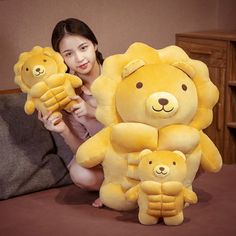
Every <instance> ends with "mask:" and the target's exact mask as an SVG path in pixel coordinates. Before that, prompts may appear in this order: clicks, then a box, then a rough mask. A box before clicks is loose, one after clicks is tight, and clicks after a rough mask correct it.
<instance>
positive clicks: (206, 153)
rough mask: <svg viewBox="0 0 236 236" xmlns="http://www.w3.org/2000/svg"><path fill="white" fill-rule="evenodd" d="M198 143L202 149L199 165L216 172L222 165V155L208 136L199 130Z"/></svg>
mask: <svg viewBox="0 0 236 236" xmlns="http://www.w3.org/2000/svg"><path fill="white" fill-rule="evenodd" d="M200 145H201V149H202V158H201V166H202V167H203V169H204V170H206V171H209V172H218V171H219V170H220V169H221V167H222V157H221V155H220V153H219V151H218V149H217V147H216V146H215V144H214V143H213V142H212V141H211V140H210V139H209V137H208V136H207V135H206V134H204V133H203V132H200Z"/></svg>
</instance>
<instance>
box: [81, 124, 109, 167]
mask: <svg viewBox="0 0 236 236" xmlns="http://www.w3.org/2000/svg"><path fill="white" fill-rule="evenodd" d="M109 145H110V127H107V128H104V129H102V130H101V131H100V132H98V133H97V134H95V135H94V136H93V137H91V138H90V139H88V140H87V141H85V142H84V143H83V144H82V145H81V146H80V147H79V148H78V150H77V152H76V161H77V162H78V164H79V165H81V166H83V167H86V168H92V167H94V166H96V165H98V164H100V163H102V162H103V160H104V157H105V155H106V152H107V149H108V147H109Z"/></svg>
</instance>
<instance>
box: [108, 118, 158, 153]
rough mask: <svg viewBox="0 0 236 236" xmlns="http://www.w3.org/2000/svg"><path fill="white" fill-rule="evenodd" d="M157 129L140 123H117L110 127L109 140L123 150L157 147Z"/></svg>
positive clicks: (132, 150) (131, 150) (130, 150)
mask: <svg viewBox="0 0 236 236" xmlns="http://www.w3.org/2000/svg"><path fill="white" fill-rule="evenodd" d="M157 139H158V132H157V129H156V128H154V127H152V126H149V125H145V124H142V123H131V122H130V123H119V124H116V125H114V126H113V127H112V131H111V142H112V144H113V145H114V146H115V147H117V148H120V149H121V150H123V151H125V152H137V151H141V150H143V149H145V148H149V149H152V150H154V149H156V148H157Z"/></svg>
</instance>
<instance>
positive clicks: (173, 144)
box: [158, 125, 200, 153]
mask: <svg viewBox="0 0 236 236" xmlns="http://www.w3.org/2000/svg"><path fill="white" fill-rule="evenodd" d="M199 141H200V135H199V131H198V130H197V129H195V128H193V127H190V126H187V125H169V126H166V127H164V128H161V129H160V130H159V143H158V149H160V150H170V151H174V150H179V151H181V152H183V153H189V152H191V151H192V150H193V149H195V148H196V147H197V145H198V144H199Z"/></svg>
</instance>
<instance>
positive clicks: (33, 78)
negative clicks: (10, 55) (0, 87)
mask: <svg viewBox="0 0 236 236" xmlns="http://www.w3.org/2000/svg"><path fill="white" fill-rule="evenodd" d="M14 72H15V75H16V76H15V82H16V83H17V84H18V85H19V86H20V87H21V89H22V91H23V92H25V93H28V92H29V91H30V89H31V87H32V86H33V85H35V84H36V83H38V82H40V81H42V80H44V79H46V78H48V77H49V76H50V75H53V74H57V73H65V72H66V65H65V64H64V61H63V58H62V57H61V55H60V54H59V53H57V52H55V51H54V50H53V49H52V48H50V47H45V48H42V47H40V46H35V47H34V48H33V49H32V50H31V51H29V52H24V53H21V55H20V57H19V60H18V62H17V63H16V64H15V66H14Z"/></svg>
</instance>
